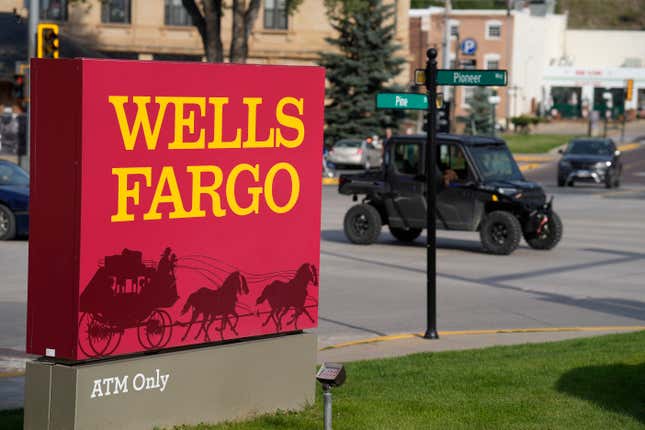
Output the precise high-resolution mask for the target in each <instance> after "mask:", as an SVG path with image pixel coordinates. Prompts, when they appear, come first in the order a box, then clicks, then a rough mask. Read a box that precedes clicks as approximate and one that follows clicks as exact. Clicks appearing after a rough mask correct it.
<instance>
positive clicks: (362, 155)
mask: <svg viewBox="0 0 645 430" xmlns="http://www.w3.org/2000/svg"><path fill="white" fill-rule="evenodd" d="M327 161H329V162H331V163H334V164H335V165H336V167H340V166H353V167H354V166H357V167H363V168H364V169H369V168H371V167H377V166H380V165H381V162H382V153H381V150H379V149H377V148H376V147H375V146H374V145H373V144H372V143H371V142H368V141H366V140H359V139H342V140H339V141H338V142H336V143H335V144H334V146H333V147H332V148H331V149H330V150H329V153H328V154H327Z"/></svg>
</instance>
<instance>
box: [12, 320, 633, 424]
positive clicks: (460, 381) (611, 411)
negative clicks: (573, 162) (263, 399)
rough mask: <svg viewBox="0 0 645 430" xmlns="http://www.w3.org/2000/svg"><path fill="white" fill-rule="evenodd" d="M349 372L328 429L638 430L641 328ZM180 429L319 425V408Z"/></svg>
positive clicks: (376, 363) (354, 367) (413, 358)
mask: <svg viewBox="0 0 645 430" xmlns="http://www.w3.org/2000/svg"><path fill="white" fill-rule="evenodd" d="M347 375H348V377H347V382H346V384H345V385H344V386H343V387H340V388H338V389H336V390H335V391H334V429H335V430H342V429H352V430H356V429H370V430H371V429H383V430H393V429H396V430H400V429H402V430H405V429H415V430H416V429H536V430H537V429H565V430H572V429H585V430H587V429H599V430H600V429H602V430H606V429H644V428H645V332H638V333H628V334H620V335H610V336H602V337H595V338H586V339H578V340H571V341H565V342H557V343H550V344H534V345H521V346H508V347H495V348H488V349H481V350H471V351H459V352H440V353H434V354H415V355H410V356H407V357H402V358H393V359H383V360H373V361H363V362H356V363H349V364H348V365H347ZM318 394H320V393H318ZM2 418H4V419H5V420H6V418H5V417H2ZM0 428H3V429H4V428H11V427H8V421H3V420H2V419H0ZM180 428H181V429H182V430H223V429H227V430H233V429H236V430H251V429H253V430H269V429H281V430H282V429H293V430H307V429H321V428H322V405H321V400H320V395H318V397H317V401H316V404H315V405H313V406H310V407H308V408H307V409H306V410H304V411H303V412H298V413H281V414H277V415H269V416H262V417H259V418H257V419H256V420H253V421H247V422H240V423H228V424H223V425H219V426H209V425H201V426H196V427H195V426H185V427H178V428H177V429H180Z"/></svg>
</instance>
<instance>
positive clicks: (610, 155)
mask: <svg viewBox="0 0 645 430" xmlns="http://www.w3.org/2000/svg"><path fill="white" fill-rule="evenodd" d="M559 152H560V154H563V156H562V159H560V162H559V163H558V186H559V187H563V186H565V185H569V186H573V185H574V183H575V182H593V183H596V184H605V187H607V188H612V187H618V186H620V175H621V173H622V171H623V163H622V162H621V160H620V151H619V150H617V149H616V145H615V144H614V141H613V140H611V139H603V138H595V139H594V138H579V139H573V140H572V141H571V142H569V144H568V145H567V148H566V149H565V150H564V151H563V150H560V151H559Z"/></svg>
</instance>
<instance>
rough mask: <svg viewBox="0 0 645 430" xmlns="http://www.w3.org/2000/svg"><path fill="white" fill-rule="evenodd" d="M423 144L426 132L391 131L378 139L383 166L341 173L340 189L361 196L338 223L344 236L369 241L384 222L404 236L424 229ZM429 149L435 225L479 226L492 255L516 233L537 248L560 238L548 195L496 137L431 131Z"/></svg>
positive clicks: (510, 245)
mask: <svg viewBox="0 0 645 430" xmlns="http://www.w3.org/2000/svg"><path fill="white" fill-rule="evenodd" d="M425 146H426V136H425V135H416V136H394V137H392V138H390V139H389V140H388V141H387V142H386V144H385V156H384V162H383V168H382V169H380V170H376V169H374V170H371V171H369V172H364V173H356V174H345V175H341V176H340V178H339V186H338V191H339V192H340V193H341V194H345V195H353V196H354V201H356V200H358V196H359V195H361V196H364V197H362V199H361V200H362V203H360V204H357V205H354V206H352V207H351V208H350V209H349V210H348V211H347V213H346V215H345V219H344V222H343V226H344V230H345V235H346V236H347V238H348V239H349V240H350V241H351V242H353V243H356V244H362V245H367V244H370V243H374V242H375V241H376V239H377V238H378V236H379V234H380V232H381V228H382V226H383V225H388V227H389V229H390V233H392V235H393V236H394V237H395V238H397V239H398V240H400V241H403V242H410V241H413V240H415V239H416V238H417V237H418V236H419V235H420V234H421V232H422V231H423V229H424V228H426V207H427V205H426V198H425V194H426V191H425V190H426V183H425V175H426V172H425V166H424V163H423V160H424V154H425ZM436 150H437V166H436V167H435V171H433V172H432V174H435V175H437V200H436V209H437V224H436V225H437V228H439V229H445V230H462V231H476V232H479V236H480V239H481V243H482V246H483V248H484V249H485V250H487V251H488V252H490V253H492V254H502V255H507V254H510V253H512V252H513V251H514V250H515V249H516V248H517V247H518V245H519V243H520V240H521V239H522V236H524V239H525V240H526V242H527V243H528V244H529V246H530V247H531V248H534V249H540V250H548V249H552V248H554V247H555V246H556V245H557V244H558V242H560V239H561V238H562V221H561V220H560V217H559V216H558V214H557V213H556V212H555V211H554V210H553V206H552V200H553V199H547V196H546V194H545V193H544V190H543V189H542V188H541V187H540V186H539V185H538V184H536V183H534V182H530V181H527V180H526V179H525V178H524V176H523V175H522V173H521V172H520V169H519V167H518V166H517V164H516V163H515V160H514V159H513V156H512V154H511V152H510V151H509V150H508V148H507V146H506V143H505V142H504V141H503V140H501V139H495V138H490V137H475V136H460V135H452V134H438V135H437V144H436Z"/></svg>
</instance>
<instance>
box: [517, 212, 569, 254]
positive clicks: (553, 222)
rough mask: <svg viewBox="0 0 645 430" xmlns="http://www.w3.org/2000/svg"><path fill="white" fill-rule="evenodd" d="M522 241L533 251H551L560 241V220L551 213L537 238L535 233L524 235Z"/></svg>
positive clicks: (556, 215) (555, 214)
mask: <svg viewBox="0 0 645 430" xmlns="http://www.w3.org/2000/svg"><path fill="white" fill-rule="evenodd" d="M524 239H526V242H527V243H528V244H529V246H530V247H531V248H533V249H553V248H555V246H556V245H557V244H558V243H559V242H560V239H562V220H560V217H559V216H558V214H557V213H555V212H551V216H550V217H549V221H548V222H547V223H546V224H545V225H544V227H543V228H542V233H541V234H540V235H539V236H538V235H536V234H535V233H532V234H524Z"/></svg>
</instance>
